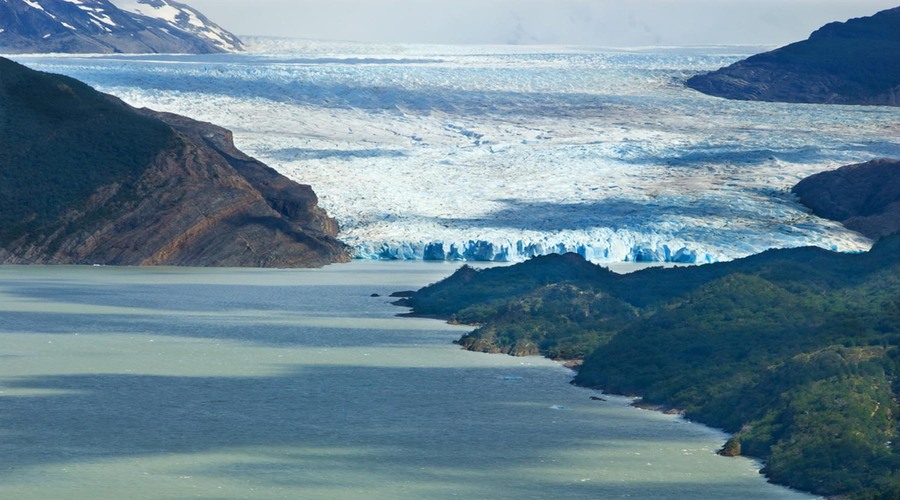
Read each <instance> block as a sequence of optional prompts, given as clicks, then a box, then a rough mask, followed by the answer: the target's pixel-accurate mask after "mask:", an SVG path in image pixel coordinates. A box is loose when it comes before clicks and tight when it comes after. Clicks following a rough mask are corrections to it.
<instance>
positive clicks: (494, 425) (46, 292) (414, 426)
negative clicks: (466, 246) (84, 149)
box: [0, 261, 807, 499]
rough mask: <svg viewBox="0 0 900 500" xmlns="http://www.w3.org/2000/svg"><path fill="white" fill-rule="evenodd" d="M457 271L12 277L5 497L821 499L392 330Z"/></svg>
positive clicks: (368, 268) (5, 357)
mask: <svg viewBox="0 0 900 500" xmlns="http://www.w3.org/2000/svg"><path fill="white" fill-rule="evenodd" d="M455 268H456V265H454V264H449V263H431V264H429V263H423V262H368V261H357V262H353V263H351V264H345V265H336V266H329V267H327V268H325V269H320V270H246V269H240V270H238V269H189V268H178V269H175V268H152V269H146V268H109V267H0V498H16V499H29V498H40V499H46V498H91V499H97V498H133V499H138V498H216V499H225V498H367V499H369V498H548V497H559V498H609V497H620V496H630V497H638V498H642V497H655V498H666V497H668V498H680V499H684V498H713V497H731V498H765V499H771V498H807V497H806V496H805V495H802V494H799V493H796V492H793V491H789V490H787V489H783V488H780V487H776V486H773V485H770V484H768V483H766V481H765V478H763V477H762V476H761V475H759V474H758V471H757V465H756V464H754V463H753V462H751V461H749V460H746V459H729V458H723V457H718V456H716V455H715V453H714V451H715V450H716V449H717V448H718V447H720V446H721V445H722V443H723V442H724V439H725V436H724V435H723V434H721V433H719V432H717V431H715V430H712V429H708V428H705V427H702V426H699V425H695V424H692V423H689V422H686V421H684V420H682V419H680V418H677V417H673V416H668V415H662V414H659V413H656V412H650V411H645V410H638V409H635V408H632V407H630V406H628V403H629V402H630V400H629V399H627V398H621V397H609V396H605V397H606V398H607V401H604V402H601V401H593V400H591V399H590V396H592V395H596V394H598V393H597V392H595V391H590V390H587V389H583V388H577V387H574V386H572V385H570V384H569V383H568V382H569V380H570V379H571V375H572V374H571V372H570V371H569V370H567V369H565V368H563V367H561V366H560V365H558V364H556V363H554V362H551V361H548V360H544V359H541V358H513V357H509V356H503V355H489V354H480V353H471V352H466V351H462V350H460V349H458V348H457V347H456V346H454V345H452V344H451V341H452V340H454V339H455V338H458V337H459V336H460V335H461V334H462V333H463V332H464V331H466V329H465V328H462V327H455V326H450V325H446V324H444V323H442V322H439V321H434V320H426V319H410V318H399V317H396V314H397V313H399V312H403V310H402V309H398V308H397V307H394V306H391V305H390V304H389V302H390V300H391V299H389V298H387V297H386V295H387V294H389V293H390V292H393V291H396V290H403V289H411V288H415V287H420V286H423V285H425V284H427V283H430V282H434V281H437V280H439V279H441V278H442V277H444V276H446V275H448V274H450V273H451V272H452V271H453V270H454V269H455ZM373 293H377V294H380V295H381V296H380V297H372V296H371V295H372V294H373Z"/></svg>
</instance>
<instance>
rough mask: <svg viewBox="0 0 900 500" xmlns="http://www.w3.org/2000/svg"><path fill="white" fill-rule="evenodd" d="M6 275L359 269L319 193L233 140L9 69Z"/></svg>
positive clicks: (3, 127) (3, 83) (60, 79)
mask: <svg viewBox="0 0 900 500" xmlns="http://www.w3.org/2000/svg"><path fill="white" fill-rule="evenodd" d="M0 117H4V118H5V119H3V120H0V137H3V138H4V140H0V158H3V160H4V161H3V168H2V170H0V176H2V177H0V178H2V181H3V182H0V263H13V264H31V263H39V264H115V265H185V266H229V267H317V266H322V265H325V264H330V263H333V262H342V261H347V260H349V253H348V249H347V247H346V246H345V245H344V244H343V243H341V242H339V241H338V240H337V239H336V235H337V231H338V227H337V223H336V222H335V221H334V220H333V219H332V218H330V217H329V216H328V215H327V214H326V213H325V212H324V210H322V209H321V208H319V207H318V198H317V197H316V194H315V193H314V192H313V190H312V188H310V186H307V185H302V184H298V183H296V182H294V181H291V180H290V179H288V178H286V177H284V176H283V175H281V174H278V173H277V172H276V171H275V170H273V169H271V168H269V167H267V166H266V165H264V164H262V163H260V162H259V161H257V160H255V159H253V158H251V157H249V156H247V155H245V154H243V153H242V152H240V151H239V150H237V149H236V148H235V146H234V144H233V142H232V135H231V132H229V131H228V130H226V129H223V128H221V127H218V126H215V125H212V124H209V123H203V122H198V121H195V120H192V119H190V118H186V117H183V116H179V115H174V114H168V113H158V112H155V111H151V110H148V109H140V110H138V109H135V108H133V107H131V106H128V105H127V104H125V103H123V102H122V101H120V100H119V99H117V98H115V97H113V96H110V95H107V94H102V93H99V92H97V91H95V90H93V89H92V88H90V87H89V86H87V85H85V84H83V83H81V82H79V81H77V80H74V79H71V78H68V77H64V76H59V75H52V74H46V73H39V72H36V71H33V70H30V69H28V68H26V67H24V66H21V65H19V64H17V63H14V62H12V61H9V60H6V59H2V58H0Z"/></svg>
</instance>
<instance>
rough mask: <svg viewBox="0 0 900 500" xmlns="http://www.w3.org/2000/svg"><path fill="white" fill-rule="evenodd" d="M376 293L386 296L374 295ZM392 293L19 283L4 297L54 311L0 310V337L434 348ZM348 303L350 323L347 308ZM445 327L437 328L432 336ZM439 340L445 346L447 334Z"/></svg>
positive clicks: (343, 288)
mask: <svg viewBox="0 0 900 500" xmlns="http://www.w3.org/2000/svg"><path fill="white" fill-rule="evenodd" d="M376 288H377V291H378V292H379V293H381V294H383V295H381V296H379V297H371V296H370V295H371V293H372V291H373V290H375V289H376ZM393 291H396V290H390V289H388V290H383V289H382V288H381V287H359V286H340V285H327V286H314V285H304V286H296V287H295V286H254V287H252V293H247V287H246V286H242V285H187V284H184V285H175V284H166V285H152V284H145V285H141V286H140V287H135V286H131V285H103V286H94V287H85V286H81V285H77V284H65V283H59V284H50V283H45V284H41V285H36V286H27V285H23V286H17V287H15V289H14V291H7V292H6V294H7V296H10V297H16V298H18V299H25V300H26V301H50V302H52V303H54V304H57V306H53V307H50V306H48V307H46V308H43V309H41V310H24V311H23V310H20V311H15V310H13V311H3V312H0V318H2V321H0V333H28V332H33V333H40V334H55V335H70V334H93V335H96V334H109V335H118V334H129V335H147V336H154V337H184V338H197V339H222V340H232V341H238V342H242V343H245V344H248V345H257V346H269V347H302V346H305V347H323V346H331V347H362V346H371V347H378V346H393V345H401V344H409V343H415V342H422V343H428V344H434V343H435V342H436V340H435V338H436V334H437V332H436V331H429V330H428V329H427V328H425V329H423V328H421V325H419V324H413V323H411V322H409V320H403V319H399V318H396V317H395V316H393V315H391V313H401V312H404V311H405V309H402V308H389V309H387V311H386V308H385V303H386V302H391V301H393V300H395V299H391V298H390V297H387V294H389V293H391V292H393ZM348 300H352V301H353V310H352V318H347V311H346V310H345V307H346V304H347V301H348ZM59 305H62V306H63V307H58V306H59ZM94 307H100V308H102V309H101V310H100V312H98V311H97V310H96V309H94ZM106 308H109V309H106ZM354 325H359V326H356V327H354ZM442 326H443V325H442V324H441V323H438V322H435V323H434V327H435V330H437V329H440V328H439V327H442ZM335 330H340V331H341V332H342V334H340V335H335V334H334V332H335ZM443 333H444V334H446V331H444V332H443ZM437 338H439V339H440V340H438V342H445V341H446V335H440V336H439V337H437Z"/></svg>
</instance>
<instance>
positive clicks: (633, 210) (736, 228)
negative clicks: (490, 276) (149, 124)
mask: <svg viewBox="0 0 900 500" xmlns="http://www.w3.org/2000/svg"><path fill="white" fill-rule="evenodd" d="M244 42H245V43H246V45H247V51H246V52H244V53H239V54H212V55H193V56H176V55H130V56H125V55H102V56H100V55H97V56H58V55H55V56H17V57H16V60H18V61H20V62H23V63H25V64H27V65H28V66H30V67H32V68H35V69H38V70H42V71H50V72H55V73H62V74H66V75H69V76H73V77H75V78H78V79H81V80H83V81H85V82H87V83H89V84H91V85H93V86H95V87H96V88H98V90H101V91H104V92H109V93H111V94H114V95H117V96H119V97H121V98H123V99H124V100H125V101H127V102H128V103H129V104H132V105H135V106H146V107H150V108H153V109H156V110H160V111H170V112H175V113H179V114H183V115H187V116H190V117H192V118H195V119H199V120H204V121H209V122H213V123H215V124H217V125H221V126H224V127H226V128H229V129H231V130H233V131H234V136H235V143H236V144H237V146H238V147H239V148H240V149H242V150H243V151H246V152H247V153H249V154H251V155H253V156H254V157H256V158H258V159H259V160H261V161H263V162H264V163H266V164H268V165H270V166H272V167H273V168H275V169H276V170H278V171H279V172H281V173H283V174H285V175H287V176H288V177H291V178H292V179H294V180H296V181H298V182H301V183H304V184H311V185H312V186H313V188H314V189H315V191H316V192H317V193H318V194H319V197H320V204H321V206H322V207H323V208H325V209H326V210H327V211H328V212H329V213H330V214H331V215H332V216H334V217H335V218H336V219H337V220H338V221H339V223H340V225H341V228H342V233H341V236H340V237H341V238H342V239H343V240H344V241H345V242H347V243H348V244H349V245H351V246H352V247H353V248H354V251H355V256H356V257H357V258H373V259H426V260H479V261H520V260H524V259H526V258H528V257H531V256H534V255H540V254H546V253H558V252H577V253H579V254H581V255H583V256H584V257H586V258H588V259H589V260H592V261H594V262H623V261H667V262H683V263H701V262H714V261H721V260H728V259H733V258H737V257H742V256H746V255H749V254H752V253H756V252H760V251H763V250H765V249H768V248H779V247H796V246H803V245H817V246H820V247H823V248H828V249H835V250H842V251H862V250H866V249H867V248H868V247H869V246H870V245H871V242H870V241H869V240H867V239H866V238H864V237H862V236H861V235H858V234H856V233H853V232H851V231H848V230H847V229H844V228H843V227H841V226H840V225H838V224H836V223H833V222H830V221H827V220H823V219H820V218H818V217H815V216H814V215H812V214H810V213H809V212H808V210H806V209H805V208H804V207H803V206H802V205H801V204H800V203H799V202H798V201H797V200H796V199H795V198H794V196H793V195H791V194H790V192H789V189H790V187H791V186H793V185H794V184H796V183H797V182H798V181H799V180H800V179H802V178H804V177H806V176H808V175H811V174H814V173H817V172H820V171H823V170H829V169H833V168H837V167H839V166H841V165H845V164H849V163H858V162H862V161H866V160H870V159H873V158H877V157H883V156H893V157H898V156H900V120H898V113H900V110H898V109H896V108H886V107H874V106H866V107H862V106H834V105H798V104H778V103H760V102H743V101H726V100H723V99H719V98H715V97H709V96H706V95H703V94H700V93H698V92H695V91H693V90H691V89H689V88H686V87H685V86H684V81H685V80H686V79H687V78H689V77H690V76H693V75H694V74H697V73H699V72H701V71H709V70H713V69H716V68H718V67H721V66H723V65H727V64H729V63H731V62H734V61H735V60H737V59H739V58H742V57H746V56H747V55H749V54H752V53H754V52H759V51H761V50H762V49H760V48H757V47H750V48H748V47H694V48H635V49H605V48H595V49H593V48H584V47H579V48H567V47H516V46H504V47H490V46H454V47H448V46H425V45H363V44H355V43H350V42H318V41H308V40H288V39H265V38H255V39H254V38H246V39H244Z"/></svg>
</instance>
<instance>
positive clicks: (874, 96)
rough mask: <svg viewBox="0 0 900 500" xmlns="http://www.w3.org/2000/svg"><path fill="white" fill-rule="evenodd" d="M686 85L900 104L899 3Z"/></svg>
mask: <svg viewBox="0 0 900 500" xmlns="http://www.w3.org/2000/svg"><path fill="white" fill-rule="evenodd" d="M686 85H687V86H688V87H691V88H693V89H695V90H698V91H700V92H703V93H705V94H709V95H713V96H718V97H725V98H728V99H738V100H751V101H774V102H793V103H821V104H854V105H879V106H900V7H896V8H893V9H888V10H884V11H881V12H878V13H877V14H875V15H873V16H870V17H863V18H857V19H850V20H849V21H847V22H843V23H839V22H836V23H830V24H827V25H825V26H823V27H822V28H820V29H818V30H817V31H815V32H814V33H812V35H810V37H809V39H807V40H805V41H801V42H796V43H793V44H790V45H787V46H785V47H781V48H779V49H776V50H773V51H771V52H765V53H762V54H757V55H755V56H751V57H749V58H747V59H744V60H742V61H738V62H736V63H734V64H732V65H731V66H728V67H725V68H722V69H719V70H717V71H714V72H712V73H707V74H701V75H696V76H693V77H691V78H690V79H688V80H687V82H686Z"/></svg>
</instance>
